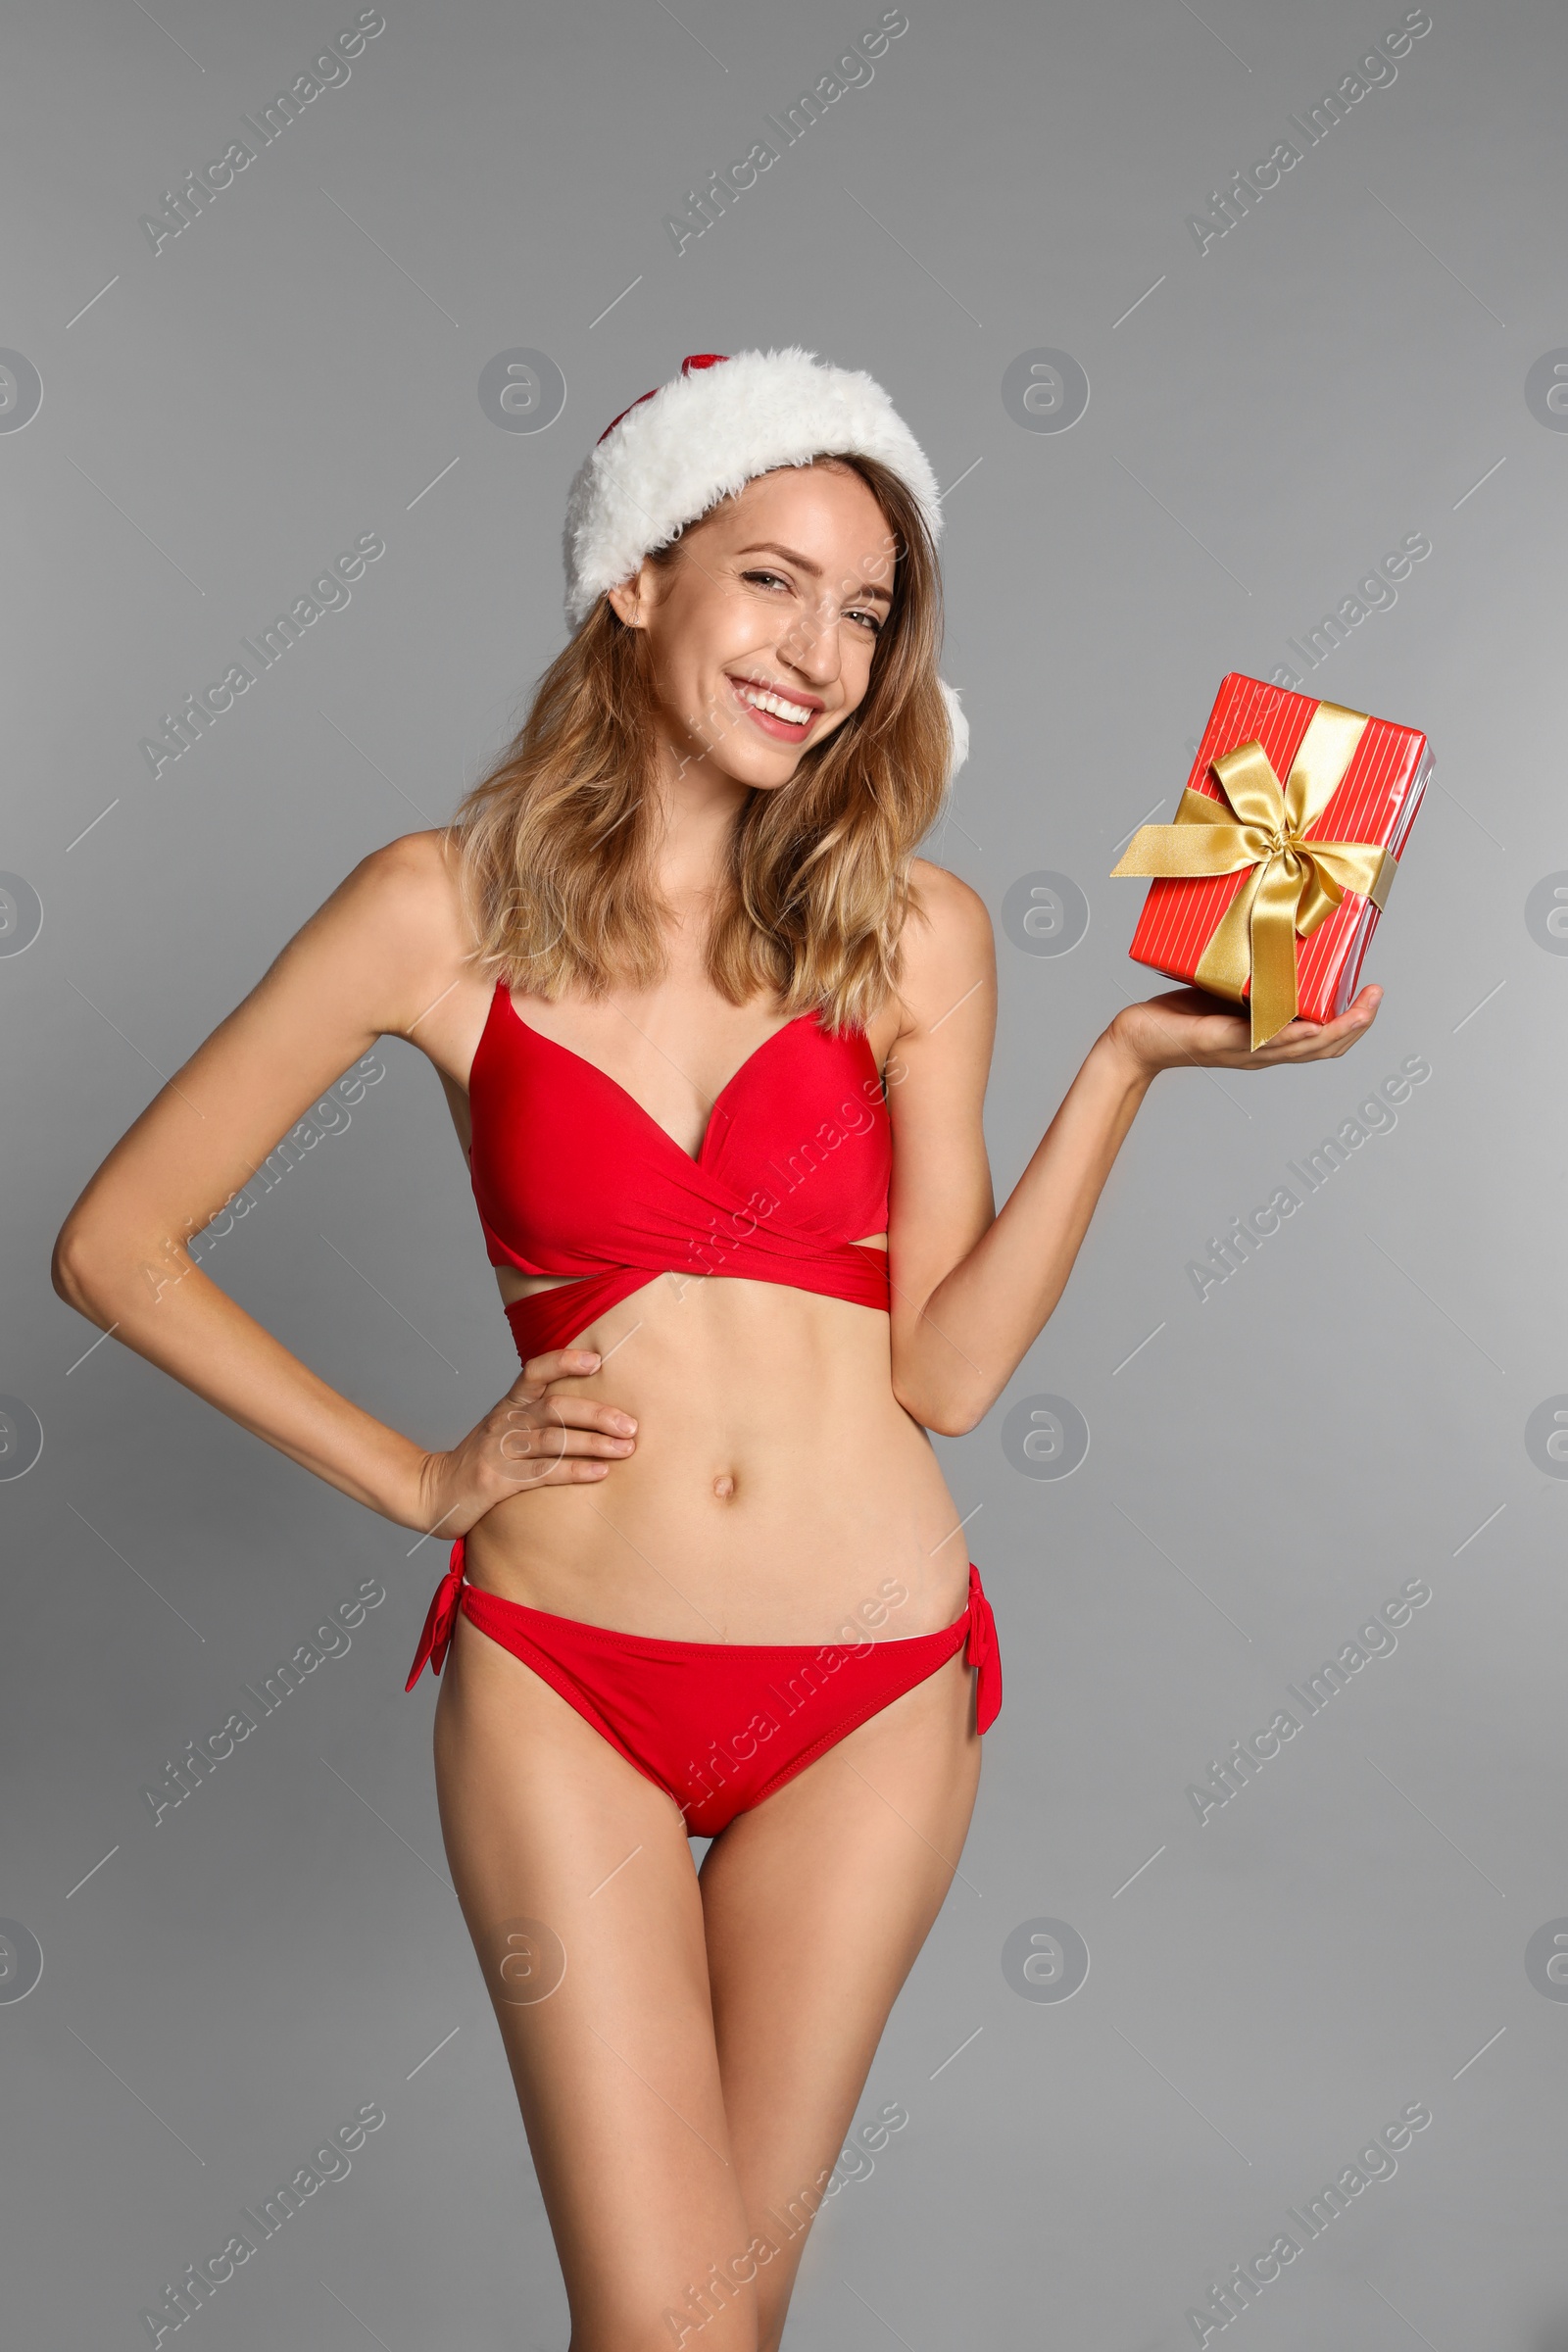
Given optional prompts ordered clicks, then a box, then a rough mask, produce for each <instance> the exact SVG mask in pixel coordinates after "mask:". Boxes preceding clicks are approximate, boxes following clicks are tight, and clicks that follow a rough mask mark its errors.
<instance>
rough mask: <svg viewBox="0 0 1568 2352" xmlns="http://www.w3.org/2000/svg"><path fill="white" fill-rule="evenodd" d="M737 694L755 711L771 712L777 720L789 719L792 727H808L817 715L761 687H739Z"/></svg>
mask: <svg viewBox="0 0 1568 2352" xmlns="http://www.w3.org/2000/svg"><path fill="white" fill-rule="evenodd" d="M736 692H737V693H738V694H739V696H740V698H741V700H742V702H743V703H750V704H751V705H752V708H753V709H754V710H756V711H772V713H773V715H774V717H775V718H784V719H788V721H789V723H790V724H791V726H795V727H804V726H807V725H809V723H810V721H811V719H812V718H814V717H815V715H816V713H815V712H814V711H809V710H805V709H803V708H802V706H801V705H800V704H799V703H787V702H786V701H785V700H784V697H783V696H782V695H781V694H773V693H770V692H768V691H767V690H765V689H764V688H762V687H760V686H738V687H737V688H736Z"/></svg>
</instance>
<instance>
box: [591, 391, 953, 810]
mask: <svg viewBox="0 0 1568 2352" xmlns="http://www.w3.org/2000/svg"><path fill="white" fill-rule="evenodd" d="M849 455H856V456H859V457H867V458H875V459H878V460H879V461H880V462H881V463H882V464H883V465H884V466H888V467H890V468H891V470H892V471H893V472H895V473H896V474H898V476H899V478H900V479H901V480H902V481H903V482H904V483H905V484H906V485H907V488H908V490H909V492H910V494H911V495H912V496H913V498H914V500H915V503H916V505H917V506H918V507H919V509H920V512H921V514H922V515H923V516H924V518H925V523H926V527H927V529H928V530H929V531H930V534H931V538H932V542H933V544H935V543H936V542H938V541H939V540H940V539H941V536H942V500H941V494H940V492H939V490H938V487H937V478H936V475H935V474H934V473H933V471H932V469H931V465H930V461H929V460H928V459H927V457H926V455H925V452H924V451H923V450H922V449H921V447H920V445H919V443H918V442H917V441H916V440H915V438H914V435H913V434H912V433H911V432H910V430H909V428H908V426H907V424H906V423H905V421H904V419H903V417H900V415H899V413H898V411H897V410H896V409H895V408H894V406H893V403H892V401H891V400H890V399H889V398H888V395H887V393H886V392H885V391H884V390H883V389H882V386H881V385H880V384H879V383H877V382H876V380H875V378H874V377H872V376H870V375H867V374H866V373H865V372H864V371H863V370H862V369H858V368H855V369H852V368H833V367H830V366H828V365H827V364H826V363H825V362H823V361H819V360H818V359H817V357H816V355H815V353H814V352H809V351H803V350H801V349H800V348H799V347H798V346H794V345H792V346H790V347H789V348H788V349H786V350H783V351H765V352H764V351H741V352H736V353H735V354H734V355H733V357H731V358H727V359H719V358H717V357H716V356H715V357H714V358H712V360H711V363H710V364H708V365H700V366H693V365H692V364H691V363H690V362H688V363H685V364H684V365H683V367H682V370H681V373H680V374H679V375H677V376H675V377H673V378H672V379H671V380H670V382H668V383H666V384H662V385H661V386H660V387H659V389H658V390H657V391H656V392H652V393H649V394H646V395H645V396H644V398H643V399H641V400H640V401H638V402H636V403H635V404H634V405H633V406H632V407H631V408H629V409H627V410H626V411H625V412H624V414H623V415H622V416H620V417H617V418H616V420H615V422H614V424H613V426H612V427H611V428H610V430H609V431H608V432H606V433H605V434H604V435H602V437H601V438H600V440H599V442H598V444H597V445H596V446H595V448H593V449H592V450H590V452H589V454H588V456H587V457H586V458H585V459H584V461H583V463H582V465H581V466H579V467H578V469H577V473H576V476H575V478H574V480H573V482H572V485H571V490H570V493H569V495H568V497H567V501H566V527H565V534H564V556H565V564H566V618H567V620H568V622H569V623H570V625H571V626H572V628H577V627H579V626H580V624H581V623H582V622H583V621H584V620H585V619H586V618H587V616H588V614H589V613H591V612H592V611H593V608H594V606H595V604H596V603H597V602H598V600H599V598H600V597H601V596H603V595H604V594H605V592H606V590H607V589H610V588H614V587H616V586H618V585H619V583H620V582H621V581H622V580H626V579H629V578H630V577H631V575H632V573H633V572H634V571H635V570H636V569H637V567H638V565H639V564H641V563H642V560H643V558H644V557H645V556H646V555H648V554H650V553H651V552H652V550H654V549H655V548H660V547H665V546H667V545H668V544H669V542H670V541H671V540H672V539H673V538H675V537H676V535H677V533H678V532H680V531H681V530H682V529H683V528H684V527H685V525H686V524H688V523H691V522H696V521H697V520H698V519H699V517H700V516H702V515H706V514H707V513H708V510H709V509H710V507H711V506H713V505H715V504H716V503H717V501H718V500H719V499H721V498H727V497H731V496H733V495H734V493H735V492H736V491H738V490H740V489H742V488H744V486H745V485H746V483H747V482H749V481H751V480H753V479H754V478H755V477H756V476H757V475H758V474H760V473H768V472H771V471H772V469H773V468H774V467H775V466H809V464H810V462H811V460H812V459H813V458H817V457H841V456H849ZM942 693H943V699H944V701H945V703H946V705H947V711H948V721H949V725H950V728H951V730H952V734H953V764H952V770H951V773H952V774H953V775H956V773H957V771H958V769H959V768H960V767H961V766H962V764H963V762H964V760H965V759H966V758H967V757H968V750H969V727H968V721H967V720H966V719H965V717H964V715H963V712H962V711H961V710H960V709H959V707H958V699H957V696H956V694H955V692H954V690H953V688H952V687H951V686H949V685H947V683H946V682H945V681H944V682H943V686H942Z"/></svg>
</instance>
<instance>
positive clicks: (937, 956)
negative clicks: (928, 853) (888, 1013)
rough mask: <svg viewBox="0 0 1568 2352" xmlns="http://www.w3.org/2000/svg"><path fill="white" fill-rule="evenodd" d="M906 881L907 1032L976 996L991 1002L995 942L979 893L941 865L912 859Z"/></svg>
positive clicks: (903, 983) (903, 993) (903, 984)
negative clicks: (967, 997)
mask: <svg viewBox="0 0 1568 2352" xmlns="http://www.w3.org/2000/svg"><path fill="white" fill-rule="evenodd" d="M909 880H910V883H911V885H912V889H911V893H910V904H909V909H908V913H907V917H906V920H905V925H904V931H903V934H902V938H901V942H900V945H901V949H902V958H901V960H902V964H903V971H902V976H901V979H900V984H899V995H900V997H901V998H902V1000H903V1002H904V1005H905V1007H906V1011H907V1027H908V1028H910V1029H924V1028H928V1027H930V1026H931V1025H932V1024H933V1023H934V1022H935V1021H936V1020H937V1019H938V1018H939V1017H940V1016H941V1015H942V1014H943V1013H945V1012H946V1011H948V1010H949V1009H950V1008H951V1007H952V1006H953V1005H956V1004H957V1003H959V1002H961V1001H962V1000H963V999H964V998H965V997H966V996H973V995H974V994H975V993H976V991H978V992H979V993H980V995H981V996H982V998H984V999H986V1000H987V1001H990V1000H991V999H993V998H994V996H995V992H996V964H997V951H996V938H995V934H994V932H993V930H992V924H991V913H990V909H989V908H988V907H987V906H986V903H985V901H984V899H983V898H982V897H981V896H980V893H979V892H978V891H977V890H974V889H971V887H970V885H969V884H968V883H967V882H964V881H962V880H960V879H959V877H958V875H956V874H954V873H950V872H949V871H948V868H947V867H946V866H945V865H935V864H933V863H932V862H931V860H930V859H929V858H914V859H912V860H911V862H910V866H909Z"/></svg>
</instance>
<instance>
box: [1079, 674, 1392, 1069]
mask: <svg viewBox="0 0 1568 2352" xmlns="http://www.w3.org/2000/svg"><path fill="white" fill-rule="evenodd" d="M1366 724H1367V713H1366V711H1348V710H1347V709H1346V708H1345V707H1344V706H1343V705H1342V704H1340V703H1319V704H1318V706H1317V708H1316V710H1315V711H1313V713H1312V716H1311V718H1310V720H1309V721H1308V723H1307V729H1306V733H1305V734H1304V735H1303V736H1302V738H1301V741H1300V745H1299V749H1298V751H1297V754H1296V758H1295V760H1293V761H1292V763H1291V772H1290V775H1289V777H1288V778H1287V780H1286V783H1285V785H1284V788H1283V790H1282V789H1281V785H1280V780H1279V778H1278V776H1277V775H1276V774H1275V773H1274V769H1273V766H1272V765H1271V763H1270V761H1269V758H1268V755H1267V753H1266V752H1265V751H1264V749H1263V747H1262V745H1261V744H1260V743H1258V742H1256V741H1255V740H1254V741H1252V742H1250V743H1242V744H1238V745H1237V747H1236V749H1235V750H1234V751H1232V752H1223V753H1221V754H1220V755H1219V757H1218V758H1217V759H1215V760H1211V761H1210V762H1209V764H1210V766H1211V768H1212V769H1213V772H1214V774H1215V775H1216V776H1217V777H1218V778H1219V781H1220V785H1221V788H1222V789H1223V791H1224V794H1225V800H1224V801H1223V802H1222V801H1215V800H1210V799H1209V798H1208V796H1207V795H1206V794H1204V793H1201V792H1192V791H1188V792H1184V793H1183V794H1182V798H1181V806H1180V808H1179V809H1177V811H1176V821H1175V823H1174V824H1171V825H1140V827H1139V829H1138V831H1137V832H1136V833H1135V834H1134V835H1133V838H1132V841H1131V842H1130V844H1129V845H1128V848H1127V852H1126V855H1125V856H1124V857H1123V858H1122V859H1121V862H1120V863H1119V864H1118V865H1114V866H1112V868H1111V873H1112V876H1113V877H1114V876H1115V875H1118V874H1148V875H1152V876H1161V877H1167V878H1169V877H1176V876H1191V875H1200V874H1233V873H1236V872H1237V871H1239V869H1240V868H1241V867H1243V866H1249V867H1250V868H1251V871H1250V873H1249V875H1248V877H1247V880H1246V882H1245V883H1244V884H1243V886H1242V888H1241V889H1240V890H1239V891H1238V892H1237V894H1236V896H1235V898H1234V899H1233V900H1232V901H1231V903H1230V905H1229V907H1227V908H1226V910H1225V914H1224V917H1223V919H1222V921H1221V922H1220V925H1219V928H1218V929H1217V930H1216V931H1215V933H1214V936H1213V938H1212V939H1211V940H1210V941H1209V943H1208V946H1207V947H1206V948H1205V949H1204V951H1203V955H1202V960H1201V962H1200V964H1199V966H1198V970H1197V972H1196V974H1195V975H1194V977H1195V980H1196V982H1197V985H1198V986H1199V987H1200V988H1206V989H1208V990H1210V991H1211V992H1212V993H1213V994H1214V995H1216V996H1221V997H1229V998H1230V999H1231V1000H1232V1002H1233V1003H1235V1004H1238V1005H1240V1004H1243V1003H1245V1002H1246V1001H1247V984H1248V981H1249V979H1250V981H1251V1015H1252V1050H1253V1052H1254V1053H1255V1052H1256V1051H1257V1049H1258V1047H1259V1046H1266V1045H1267V1043H1268V1041H1269V1039H1270V1038H1271V1037H1273V1036H1275V1035H1276V1034H1277V1033H1278V1032H1279V1031H1280V1030H1281V1029H1283V1028H1284V1027H1285V1025H1286V1023H1287V1022H1288V1021H1294V1020H1295V1018H1296V1010H1297V993H1296V940H1297V936H1298V934H1299V936H1300V937H1301V938H1302V939H1306V938H1309V937H1310V936H1311V934H1312V933H1313V932H1314V931H1315V930H1316V929H1317V927H1318V925H1319V923H1321V922H1322V921H1323V920H1324V918H1325V916H1327V915H1329V914H1331V913H1332V912H1333V910H1334V908H1335V907H1338V905H1339V904H1340V901H1341V900H1342V898H1343V897H1344V896H1345V893H1346V892H1347V891H1348V890H1354V891H1359V892H1360V893H1361V895H1362V896H1363V897H1364V898H1367V899H1370V900H1371V902H1372V903H1373V905H1374V906H1376V907H1379V908H1381V907H1382V906H1383V904H1384V901H1385V900H1386V899H1387V897H1388V894H1389V888H1390V885H1391V883H1392V882H1393V879H1394V875H1395V872H1396V870H1397V860H1396V859H1395V858H1391V857H1390V856H1389V855H1388V853H1387V852H1386V851H1385V850H1383V849H1382V848H1380V846H1379V845H1378V844H1377V843H1376V842H1365V841H1306V840H1303V838H1302V836H1303V835H1304V834H1305V832H1306V830H1307V828H1308V826H1309V825H1311V824H1312V823H1314V822H1315V820H1316V819H1317V818H1318V817H1319V816H1321V814H1322V813H1323V810H1324V809H1325V808H1326V807H1327V805H1328V802H1329V800H1330V798H1331V796H1332V795H1333V793H1334V791H1335V789H1336V787H1337V786H1338V785H1339V783H1340V781H1341V779H1342V778H1343V777H1344V775H1345V772H1346V769H1347V768H1348V766H1349V764H1350V760H1351V758H1352V756H1353V754H1354V752H1355V747H1356V745H1357V744H1358V743H1359V742H1360V740H1361V734H1362V730H1363V729H1364V727H1365V726H1366ZM1226 803H1228V804H1229V807H1228V808H1227V806H1226Z"/></svg>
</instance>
